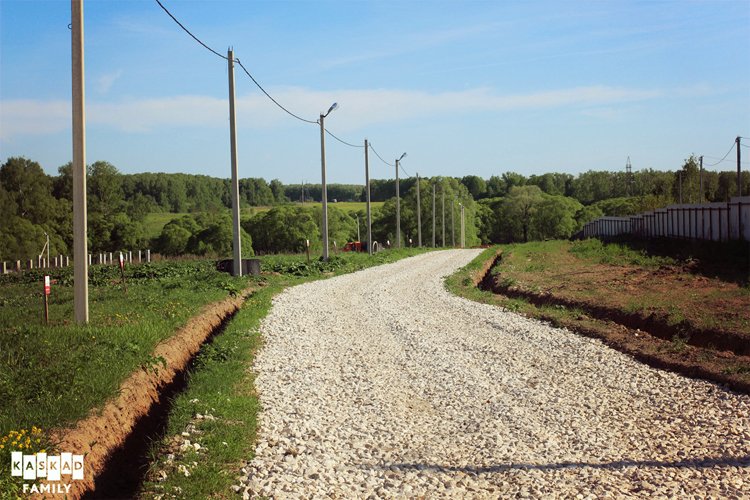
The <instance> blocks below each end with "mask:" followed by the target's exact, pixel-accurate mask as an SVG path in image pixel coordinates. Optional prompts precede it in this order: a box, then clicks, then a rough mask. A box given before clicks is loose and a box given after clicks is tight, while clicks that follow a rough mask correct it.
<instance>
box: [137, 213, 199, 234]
mask: <svg viewBox="0 0 750 500" xmlns="http://www.w3.org/2000/svg"><path fill="white" fill-rule="evenodd" d="M183 215H189V214H187V213H174V214H173V213H169V212H151V213H148V214H146V218H145V219H144V221H143V227H144V229H145V230H146V237H147V238H148V239H152V238H156V237H158V236H159V235H160V234H161V230H162V229H164V226H166V225H167V224H168V223H169V222H170V221H172V220H174V219H179V218H180V217H182V216H183Z"/></svg>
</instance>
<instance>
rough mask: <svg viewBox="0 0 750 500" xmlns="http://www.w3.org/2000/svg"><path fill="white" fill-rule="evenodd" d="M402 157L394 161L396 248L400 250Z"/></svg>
mask: <svg viewBox="0 0 750 500" xmlns="http://www.w3.org/2000/svg"><path fill="white" fill-rule="evenodd" d="M404 156H406V153H404V154H402V155H401V158H398V159H397V160H396V248H401V194H400V193H399V186H398V164H399V162H400V161H401V160H403V159H404Z"/></svg>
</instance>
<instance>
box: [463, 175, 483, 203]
mask: <svg viewBox="0 0 750 500" xmlns="http://www.w3.org/2000/svg"><path fill="white" fill-rule="evenodd" d="M461 184H463V185H464V186H466V189H468V190H469V194H471V196H472V197H473V198H474V199H475V200H478V199H480V198H484V197H485V196H486V195H487V183H486V182H485V181H484V179H482V178H481V177H479V176H476V175H467V176H465V177H464V178H462V179H461Z"/></svg>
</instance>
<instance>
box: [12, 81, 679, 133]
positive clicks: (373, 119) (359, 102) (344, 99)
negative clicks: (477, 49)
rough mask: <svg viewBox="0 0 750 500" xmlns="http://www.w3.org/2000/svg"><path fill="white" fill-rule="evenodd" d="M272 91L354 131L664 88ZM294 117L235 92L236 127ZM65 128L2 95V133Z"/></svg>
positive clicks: (156, 110) (150, 105) (40, 107)
mask: <svg viewBox="0 0 750 500" xmlns="http://www.w3.org/2000/svg"><path fill="white" fill-rule="evenodd" d="M271 94H272V95H273V96H274V97H275V98H276V99H277V100H278V101H279V102H281V103H282V104H283V105H284V106H286V107H287V108H288V109H290V110H292V111H294V112H295V113H296V114H298V115H300V116H302V117H304V118H306V119H310V120H315V119H317V117H318V114H319V113H320V112H321V111H325V110H326V109H327V108H328V106H329V105H330V104H331V103H332V102H334V101H337V102H338V103H339V104H340V110H337V111H335V115H334V116H332V117H331V122H329V123H335V126H332V129H335V130H342V131H345V130H358V129H361V128H362V127H365V126H367V125H370V124H374V123H398V121H399V120H404V119H414V118H425V119H428V118H433V117H434V116H436V115H447V114H456V113H460V114H467V113H477V112H480V113H481V112H502V111H511V110H523V109H553V108H565V107H576V108H590V107H599V106H610V107H611V106H616V105H618V104H622V103H632V102H640V101H646V100H651V99H655V98H659V97H663V96H665V95H667V93H666V92H664V91H659V90H642V89H628V88H619V87H606V86H591V87H577V88H572V89H561V90H550V91H543V92H534V93H526V94H498V93H495V92H493V91H492V90H490V89H487V88H479V89H471V90H462V91H454V92H439V93H427V92H420V91H404V90H385V89H381V90H341V91H315V90H310V89H304V88H279V89H275V90H273V91H272V92H271ZM227 115H228V104H227V100H226V99H221V98H216V97H209V96H192V95H185V96H176V97H165V98H150V99H128V100H123V101H117V102H115V101H110V102H102V101H96V100H95V101H93V102H91V101H89V102H88V103H87V126H89V127H91V126H107V127H113V128H115V129H119V130H122V131H125V132H144V133H145V132H152V131H155V130H159V129H162V128H165V127H184V126H188V127H190V126H202V127H223V126H225V125H226V123H227V120H228V117H227ZM292 120H293V119H292V118H291V117H289V116H288V115H286V114H285V113H283V112H282V111H281V110H280V109H278V108H276V106H275V105H274V104H273V103H271V102H270V101H269V100H268V99H267V98H266V97H265V96H263V95H259V94H253V95H248V96H243V97H240V98H238V99H237V122H238V126H239V127H252V128H273V127H277V126H282V125H286V124H288V123H290V121H292ZM69 128H70V103H69V102H68V101H34V100H29V99H25V100H7V101H3V102H0V138H2V139H4V140H7V139H8V138H10V137H13V136H18V135H38V134H48V133H54V132H60V131H63V130H66V129H69Z"/></svg>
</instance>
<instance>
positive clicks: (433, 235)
mask: <svg viewBox="0 0 750 500" xmlns="http://www.w3.org/2000/svg"><path fill="white" fill-rule="evenodd" d="M436 227H437V226H436V224H435V182H434V181H433V183H432V248H435V228H436Z"/></svg>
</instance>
